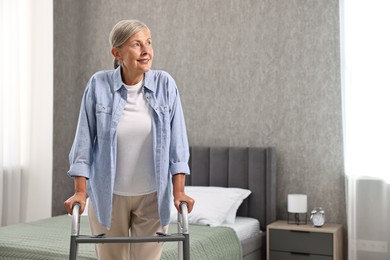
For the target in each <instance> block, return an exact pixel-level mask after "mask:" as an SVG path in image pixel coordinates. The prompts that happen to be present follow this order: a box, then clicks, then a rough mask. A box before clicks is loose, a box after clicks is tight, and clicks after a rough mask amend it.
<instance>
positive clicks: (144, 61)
mask: <svg viewBox="0 0 390 260" xmlns="http://www.w3.org/2000/svg"><path fill="white" fill-rule="evenodd" d="M149 61H150V59H140V60H138V62H140V63H143V64H147V63H148V62H149Z"/></svg>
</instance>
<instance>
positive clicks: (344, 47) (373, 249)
mask: <svg viewBox="0 0 390 260" xmlns="http://www.w3.org/2000/svg"><path fill="white" fill-rule="evenodd" d="M340 17H341V57H342V62H341V63H342V66H341V68H342V72H341V74H342V85H343V103H344V106H343V107H344V111H343V115H344V148H345V172H346V185H347V186H346V187H347V194H346V198H347V218H348V219H347V223H348V256H349V257H348V258H349V259H350V260H367V259H370V260H376V259H378V260H382V259H383V260H385V259H386V260H388V259H390V246H389V245H390V244H389V243H390V224H389V222H390V217H389V216H390V160H389V158H390V151H389V149H390V1H389V0H341V1H340Z"/></svg>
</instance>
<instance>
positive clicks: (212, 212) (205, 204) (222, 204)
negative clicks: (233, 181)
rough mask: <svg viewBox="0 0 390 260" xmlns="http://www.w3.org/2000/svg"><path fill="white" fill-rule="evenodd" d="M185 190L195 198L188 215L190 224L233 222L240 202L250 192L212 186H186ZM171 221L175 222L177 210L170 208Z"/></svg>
mask: <svg viewBox="0 0 390 260" xmlns="http://www.w3.org/2000/svg"><path fill="white" fill-rule="evenodd" d="M185 192H186V194H187V195H188V196H190V197H192V198H193V199H194V200H195V205H194V208H193V209H192V212H191V213H190V214H189V215H188V221H189V223H190V224H201V225H209V226H212V227H215V226H220V225H222V224H233V223H234V221H235V218H236V213H237V210H238V208H239V207H240V205H241V203H242V202H243V200H244V199H245V198H247V197H248V196H249V194H250V193H251V191H250V190H246V189H241V188H224V187H214V186H207V187H205V186H186V187H185ZM171 222H177V210H176V208H175V207H174V206H173V208H172V210H171Z"/></svg>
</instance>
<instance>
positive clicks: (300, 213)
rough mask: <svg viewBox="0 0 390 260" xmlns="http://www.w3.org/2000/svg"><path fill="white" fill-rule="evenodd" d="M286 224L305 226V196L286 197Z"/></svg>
mask: <svg viewBox="0 0 390 260" xmlns="http://www.w3.org/2000/svg"><path fill="white" fill-rule="evenodd" d="M287 222H288V224H296V225H300V224H304V225H305V224H307V195H306V194H288V197H287Z"/></svg>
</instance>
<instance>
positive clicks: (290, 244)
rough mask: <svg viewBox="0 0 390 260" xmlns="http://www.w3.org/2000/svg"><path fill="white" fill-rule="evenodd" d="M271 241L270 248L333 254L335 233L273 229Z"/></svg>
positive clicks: (270, 234) (294, 251) (270, 235)
mask: <svg viewBox="0 0 390 260" xmlns="http://www.w3.org/2000/svg"><path fill="white" fill-rule="evenodd" d="M269 243H270V250H276V251H285V252H293V253H307V254H318V255H326V256H332V255H333V235H332V234H329V233H319V232H306V231H292V230H279V229H271V230H270V233H269ZM277 259H278V258H277ZM289 259H290V258H289ZM299 259H300V258H299ZM309 259H311V258H309Z"/></svg>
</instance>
